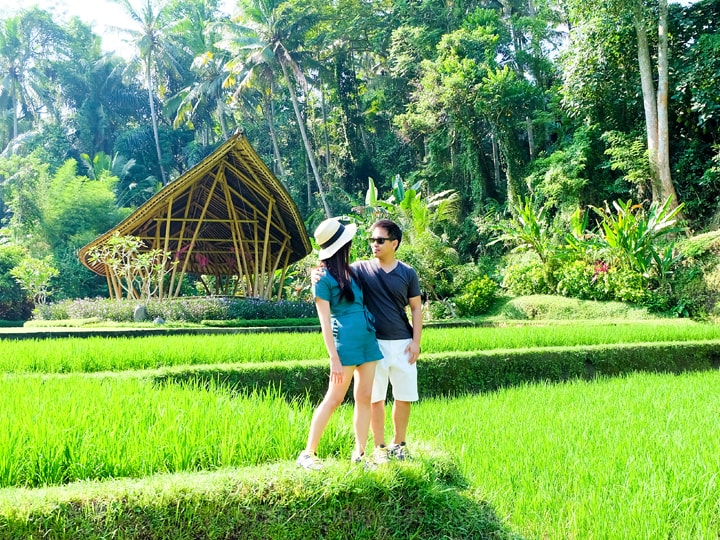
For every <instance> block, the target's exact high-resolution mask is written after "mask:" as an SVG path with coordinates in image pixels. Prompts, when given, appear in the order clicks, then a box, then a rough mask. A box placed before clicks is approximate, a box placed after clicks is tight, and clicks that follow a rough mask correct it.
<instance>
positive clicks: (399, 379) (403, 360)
mask: <svg viewBox="0 0 720 540" xmlns="http://www.w3.org/2000/svg"><path fill="white" fill-rule="evenodd" d="M410 343H412V339H378V345H379V346H380V351H381V352H382V354H383V358H382V359H381V360H379V361H378V363H377V365H376V367H375V380H374V381H373V389H372V402H373V403H377V402H378V401H385V398H386V397H387V388H388V381H389V382H390V384H391V385H392V395H393V398H394V399H395V400H396V401H417V400H418V386H417V362H416V363H414V364H410V363H409V362H408V360H409V358H410V354H409V353H406V352H405V349H406V348H407V346H408V345H410Z"/></svg>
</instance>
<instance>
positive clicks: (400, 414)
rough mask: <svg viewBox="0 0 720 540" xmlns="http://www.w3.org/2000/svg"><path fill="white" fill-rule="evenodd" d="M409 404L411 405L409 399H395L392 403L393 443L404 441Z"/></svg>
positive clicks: (408, 418)
mask: <svg viewBox="0 0 720 540" xmlns="http://www.w3.org/2000/svg"><path fill="white" fill-rule="evenodd" d="M410 405H412V402H411V401H398V400H397V399H396V400H395V402H394V403H393V410H392V419H393V441H392V442H393V444H400V443H401V442H405V436H406V435H407V427H408V423H409V422H410Z"/></svg>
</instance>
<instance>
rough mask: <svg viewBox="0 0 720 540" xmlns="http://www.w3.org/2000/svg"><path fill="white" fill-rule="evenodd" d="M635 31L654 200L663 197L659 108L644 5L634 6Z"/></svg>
mask: <svg viewBox="0 0 720 540" xmlns="http://www.w3.org/2000/svg"><path fill="white" fill-rule="evenodd" d="M634 23H635V33H636V34H637V44H638V52H637V54H638V64H639V66H640V83H641V86H642V95H643V107H644V109H645V131H646V134H647V146H648V158H649V160H650V174H651V175H652V179H651V184H652V186H651V187H652V198H653V201H659V200H660V199H661V189H660V174H659V172H658V162H657V155H658V116H657V113H658V109H657V102H656V94H655V84H654V83H653V75H652V63H651V60H650V46H649V45H648V37H647V32H646V31H645V23H644V21H643V16H642V6H639V5H637V4H636V6H635V7H634Z"/></svg>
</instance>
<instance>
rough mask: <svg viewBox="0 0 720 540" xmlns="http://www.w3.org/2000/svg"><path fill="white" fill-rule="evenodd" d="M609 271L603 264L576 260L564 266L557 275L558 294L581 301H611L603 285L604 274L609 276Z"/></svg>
mask: <svg viewBox="0 0 720 540" xmlns="http://www.w3.org/2000/svg"><path fill="white" fill-rule="evenodd" d="M607 271H608V269H607V266H606V265H604V263H602V262H597V263H595V264H594V265H591V264H589V263H587V262H586V261H582V260H576V261H570V262H568V263H566V264H563V265H561V266H560V268H558V270H557V273H556V279H557V293H558V294H560V295H562V296H568V297H571V298H579V299H581V300H610V298H609V294H608V291H607V287H603V286H602V285H601V283H602V284H604V281H605V280H604V279H603V277H604V276H603V275H602V274H607ZM598 281H600V282H601V283H598Z"/></svg>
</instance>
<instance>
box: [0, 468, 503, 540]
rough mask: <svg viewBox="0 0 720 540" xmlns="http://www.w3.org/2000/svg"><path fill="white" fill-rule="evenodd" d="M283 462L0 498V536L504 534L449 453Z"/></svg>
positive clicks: (392, 536) (381, 536) (401, 536)
mask: <svg viewBox="0 0 720 540" xmlns="http://www.w3.org/2000/svg"><path fill="white" fill-rule="evenodd" d="M351 467H352V466H351V465H349V464H347V463H345V462H343V463H342V464H340V463H337V464H334V465H333V464H331V465H330V466H329V467H328V468H327V469H326V470H325V471H322V472H319V473H315V472H308V471H305V470H299V469H297V468H296V467H294V466H292V465H288V464H276V465H268V466H263V467H253V468H248V469H232V470H225V471H218V472H214V473H192V474H173V475H159V476H156V477H150V478H146V479H140V480H121V481H111V482H84V483H83V482H81V483H76V484H72V485H69V486H63V487H58V488H47V489H44V490H13V496H12V497H9V494H10V493H9V491H8V490H6V491H5V493H4V495H3V494H0V537H1V538H3V539H8V540H10V539H13V540H14V539H17V540H21V539H22V540H26V539H32V538H37V539H40V538H53V539H60V538H63V539H77V538H82V539H86V540H87V539H100V538H115V539H125V538H128V539H129V538H132V539H138V538H148V539H150V538H152V539H153V540H162V539H172V540H176V539H181V538H208V539H214V538H223V539H225V538H242V539H248V540H250V539H263V540H265V539H288V540H293V539H298V540H299V539H303V540H304V539H306V538H325V539H368V540H370V539H372V540H377V539H379V540H383V539H405V538H448V539H466V538H495V539H498V540H504V539H510V538H513V536H512V535H511V534H510V533H508V531H507V529H506V527H505V526H504V525H503V524H502V523H501V521H500V520H499V518H498V517H497V515H496V514H495V512H494V511H493V509H492V508H491V507H490V505H488V504H487V503H486V502H484V501H481V500H476V499H475V498H474V497H470V496H468V495H466V494H463V493H462V492H461V489H462V488H464V487H465V485H464V480H463V478H462V476H461V475H460V473H459V472H458V470H457V467H456V466H455V465H454V464H453V463H452V461H450V460H449V459H448V458H447V457H443V456H434V457H433V458H432V459H423V458H421V459H416V460H413V461H412V462H408V463H404V464H401V465H393V466H387V467H383V468H382V469H379V470H378V471H377V472H371V473H366V472H365V471H363V469H362V467H354V468H352V469H351Z"/></svg>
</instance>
